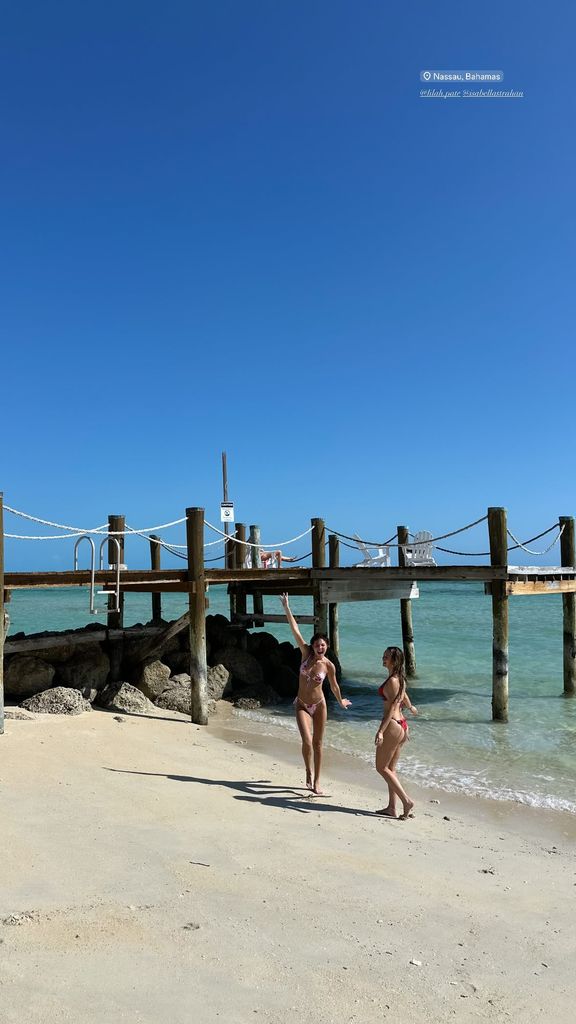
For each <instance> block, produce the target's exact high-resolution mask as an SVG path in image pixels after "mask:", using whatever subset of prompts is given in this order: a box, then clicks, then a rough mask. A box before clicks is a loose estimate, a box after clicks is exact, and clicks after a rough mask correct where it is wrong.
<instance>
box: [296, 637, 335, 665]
mask: <svg viewBox="0 0 576 1024" xmlns="http://www.w3.org/2000/svg"><path fill="white" fill-rule="evenodd" d="M317 640H325V641H326V646H327V647H330V641H329V640H328V637H327V636H326V633H314V636H313V637H310V642H309V644H308V647H309V651H308V655H307V657H306V658H305V659H304V661H303V662H302V664H303V665H307V664H308V662H309V661H310V658H311V657H312V655H313V654H314V644H315V643H316V641H317Z"/></svg>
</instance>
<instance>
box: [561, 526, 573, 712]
mask: <svg viewBox="0 0 576 1024" xmlns="http://www.w3.org/2000/svg"><path fill="white" fill-rule="evenodd" d="M558 523H559V526H560V528H561V529H562V527H564V529H563V531H562V535H561V537H560V564H561V565H563V566H570V567H572V568H574V566H575V565H576V545H575V543H574V517H573V516H560V518H559V520H558ZM562 621H563V648H564V656H563V668H564V696H565V697H573V696H574V695H575V694H576V594H562Z"/></svg>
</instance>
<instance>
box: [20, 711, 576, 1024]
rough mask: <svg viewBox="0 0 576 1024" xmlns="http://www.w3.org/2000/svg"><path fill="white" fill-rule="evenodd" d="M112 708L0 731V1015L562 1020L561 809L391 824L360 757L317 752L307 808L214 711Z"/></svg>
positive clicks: (286, 771)
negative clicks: (320, 763) (318, 779)
mask: <svg viewBox="0 0 576 1024" xmlns="http://www.w3.org/2000/svg"><path fill="white" fill-rule="evenodd" d="M121 717H122V721H117V720H116V719H115V717H114V716H113V715H112V714H110V713H106V712H92V713H90V714H84V715H82V716H79V717H76V718H60V717H55V716H42V717H38V718H36V719H35V720H34V721H29V722H20V721H11V720H9V721H7V723H6V734H5V735H4V736H2V737H0V808H1V821H2V867H1V884H0V922H1V923H0V1021H1V1024H16V1022H18V1024H21V1022H22V1021H23V1020H25V1021H26V1022H27V1024H52V1022H64V1024H72V1022H74V1024H77V1022H78V1021H79V1020H82V1021H83V1022H86V1024H110V1022H111V1021H128V1022H131V1024H158V1022H159V1021H165V1022H166V1024H184V1022H186V1024H189V1022H190V1021H199V1022H201V1024H204V1022H207V1024H209V1022H212V1021H217V1020H218V1021H221V1020H222V1021H224V1020H225V1021H227V1022H243V1024H244V1022H247V1021H254V1020H258V1019H265V1020H266V1021H268V1022H278V1024H280V1022H282V1024H283V1022H285V1021H292V1020H293V1021H295V1022H299V1024H300V1022H310V1024H312V1022H315V1024H328V1022H332V1021H333V1022H338V1024H341V1022H348V1021H354V1022H366V1024H372V1022H376V1021H378V1022H380V1021H382V1020H386V1019H390V1020H396V1021H398V1020H400V1021H402V1022H406V1024H412V1022H422V1024H423V1022H425V1021H426V1022H440V1021H442V1022H444V1021H446V1020H447V1019H450V1018H452V1017H453V1018H455V1019H457V1020H458V1021H476V1020H494V1021H500V1020H508V1021H513V1022H518V1024H520V1022H522V1024H525V1022H530V1021H536V1020H538V1021H542V1020H545V1021H547V1020H550V1019H553V1020H555V1021H557V1022H559V1024H563V1022H568V1021H569V1020H570V1021H572V1019H573V1003H574V998H575V996H576V985H575V983H574V971H573V958H574V946H575V940H574V927H573V906H574V899H575V896H576V867H575V865H574V839H575V837H576V822H575V820H574V818H572V817H569V816H567V815H563V814H552V813H550V814H543V813H542V812H540V811H538V812H533V811H530V809H527V808H523V807H510V806H509V805H503V804H498V805H493V804H491V803H490V802H488V801H480V800H464V799H462V798H455V797H451V796H448V795H443V794H439V793H438V792H437V791H431V790H422V791H420V792H418V791H417V790H416V791H414V792H415V795H416V798H417V806H416V811H417V816H416V817H415V818H414V819H412V820H410V821H407V822H397V821H391V820H389V819H383V818H380V817H377V816H375V815H374V814H373V811H374V809H375V808H376V807H379V806H382V804H383V803H384V802H385V801H384V800H383V787H382V786H381V785H380V784H379V781H378V778H377V776H376V775H375V773H373V772H372V771H371V770H370V769H369V768H368V767H367V766H366V765H364V764H362V763H361V762H356V761H355V760H354V759H352V758H347V757H346V756H345V755H340V754H337V753H336V752H335V751H331V750H329V749H327V751H326V761H325V775H324V780H323V784H324V788H325V789H326V792H327V793H328V794H329V796H326V797H323V798H322V797H321V798H310V796H309V794H308V793H307V791H306V790H305V789H304V787H303V772H302V766H301V762H300V752H299V750H298V746H297V744H296V743H290V742H286V739H285V738H284V737H280V736H277V737H276V736H268V737H262V736H261V735H260V734H259V732H258V729H257V727H256V723H252V722H249V721H248V720H247V719H243V718H239V717H237V716H236V715H235V714H234V713H232V712H231V711H230V710H229V708H228V707H227V706H224V707H222V706H221V708H220V710H219V713H218V714H217V715H216V716H215V718H214V719H211V721H210V725H209V727H208V728H207V729H200V728H197V727H195V726H191V725H190V724H189V723H188V722H187V721H186V720H185V719H184V718H183V717H182V716H178V715H171V714H162V715H160V716H158V717H154V718H144V717H135V716H127V715H122V716H121ZM410 791H411V792H412V791H413V787H411V788H410ZM438 799H439V800H440V803H436V802H432V801H436V800H438Z"/></svg>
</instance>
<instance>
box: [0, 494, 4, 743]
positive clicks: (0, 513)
mask: <svg viewBox="0 0 576 1024" xmlns="http://www.w3.org/2000/svg"><path fill="white" fill-rule="evenodd" d="M3 732H4V492H3V491H0V736H1V735H2V733H3Z"/></svg>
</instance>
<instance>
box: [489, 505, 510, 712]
mask: <svg viewBox="0 0 576 1024" xmlns="http://www.w3.org/2000/svg"><path fill="white" fill-rule="evenodd" d="M488 533H489V536H490V565H493V566H503V567H504V568H506V567H507V565H508V531H507V519H506V509H505V508H489V509H488ZM491 590H492V719H493V721H495V722H507V721H508V595H507V594H506V583H505V581H504V580H492V585H491Z"/></svg>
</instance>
